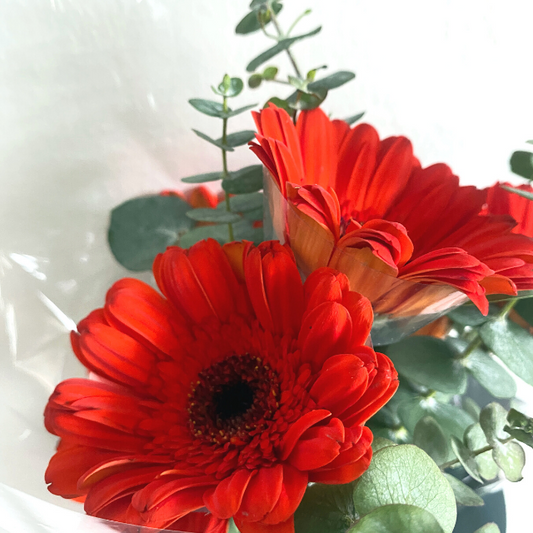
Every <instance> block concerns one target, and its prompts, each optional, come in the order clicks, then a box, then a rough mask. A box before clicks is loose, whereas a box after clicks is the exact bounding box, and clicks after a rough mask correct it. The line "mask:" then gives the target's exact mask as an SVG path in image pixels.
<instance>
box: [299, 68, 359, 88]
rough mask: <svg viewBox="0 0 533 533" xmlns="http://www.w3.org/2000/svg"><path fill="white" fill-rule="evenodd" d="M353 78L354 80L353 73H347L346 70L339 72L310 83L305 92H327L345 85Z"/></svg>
mask: <svg viewBox="0 0 533 533" xmlns="http://www.w3.org/2000/svg"><path fill="white" fill-rule="evenodd" d="M354 78H355V74H354V73H353V72H349V71H347V70H341V71H339V72H335V73H333V74H330V75H329V76H326V77H325V78H322V79H320V80H316V81H313V82H311V83H310V84H309V85H308V86H307V90H308V91H310V92H313V93H314V92H317V91H324V90H326V91H329V90H331V89H336V88H337V87H340V86H341V85H344V84H345V83H348V82H349V81H351V80H353V79H354Z"/></svg>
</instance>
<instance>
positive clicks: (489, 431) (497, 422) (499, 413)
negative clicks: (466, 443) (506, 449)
mask: <svg viewBox="0 0 533 533" xmlns="http://www.w3.org/2000/svg"><path fill="white" fill-rule="evenodd" d="M479 424H480V426H481V429H482V430H483V433H485V437H486V438H487V442H488V443H489V444H496V443H498V442H499V441H500V440H504V439H506V438H508V437H509V435H508V434H507V433H505V431H504V430H503V428H504V427H505V425H506V424H507V410H506V409H504V407H502V406H501V405H500V404H499V403H496V402H492V403H489V404H488V405H487V406H485V407H484V408H483V409H482V410H481V413H480V415H479Z"/></svg>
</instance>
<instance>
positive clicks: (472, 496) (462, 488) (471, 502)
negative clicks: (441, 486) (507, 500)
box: [444, 473, 485, 507]
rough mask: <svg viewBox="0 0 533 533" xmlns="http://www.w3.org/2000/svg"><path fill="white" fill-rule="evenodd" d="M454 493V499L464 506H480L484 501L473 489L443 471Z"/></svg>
mask: <svg viewBox="0 0 533 533" xmlns="http://www.w3.org/2000/svg"><path fill="white" fill-rule="evenodd" d="M444 477H445V478H446V479H447V480H448V483H449V484H450V487H451V488H452V490H453V493H454V495H455V501H456V502H457V503H458V504H459V505H464V506H465V507H480V506H481V505H483V504H484V503H485V502H484V501H483V498H481V497H480V496H479V495H478V494H477V493H476V492H475V491H474V490H472V489H471V488H470V487H469V486H468V485H465V484H464V483H463V482H462V481H460V480H459V479H457V478H456V477H455V476H452V475H451V474H446V473H444Z"/></svg>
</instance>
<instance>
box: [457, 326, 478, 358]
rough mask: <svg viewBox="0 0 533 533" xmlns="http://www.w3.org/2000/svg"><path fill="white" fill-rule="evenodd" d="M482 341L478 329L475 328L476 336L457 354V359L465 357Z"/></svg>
mask: <svg viewBox="0 0 533 533" xmlns="http://www.w3.org/2000/svg"><path fill="white" fill-rule="evenodd" d="M482 344H483V341H482V340H481V337H480V336H479V331H478V330H476V336H475V337H474V338H473V339H472V340H471V341H470V343H469V344H468V346H467V347H466V348H465V349H464V350H463V351H462V352H461V353H460V354H459V355H458V356H457V359H466V358H467V357H468V356H469V355H470V354H471V353H472V352H473V351H474V350H477V349H478V348H479V347H480V346H481V345H482Z"/></svg>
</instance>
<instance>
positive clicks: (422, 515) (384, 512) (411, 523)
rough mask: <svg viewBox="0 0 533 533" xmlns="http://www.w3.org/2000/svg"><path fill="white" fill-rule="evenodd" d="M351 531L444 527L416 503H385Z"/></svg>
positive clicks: (434, 532)
mask: <svg viewBox="0 0 533 533" xmlns="http://www.w3.org/2000/svg"><path fill="white" fill-rule="evenodd" d="M326 531H328V530H322V533H325V532H326ZM328 533H329V531H328ZM350 533H443V529H442V528H441V526H440V525H439V523H438V522H437V520H436V519H435V517H434V516H433V515H432V514H431V513H429V512H428V511H425V510H424V509H421V508H420V507H415V506H414V505H399V504H396V505H384V506H383V507H379V508H378V509H376V510H375V511H372V512H371V513H370V514H367V515H366V516H364V517H363V518H361V520H360V521H359V522H357V524H356V525H355V526H354V527H353V528H352V529H350Z"/></svg>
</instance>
